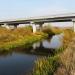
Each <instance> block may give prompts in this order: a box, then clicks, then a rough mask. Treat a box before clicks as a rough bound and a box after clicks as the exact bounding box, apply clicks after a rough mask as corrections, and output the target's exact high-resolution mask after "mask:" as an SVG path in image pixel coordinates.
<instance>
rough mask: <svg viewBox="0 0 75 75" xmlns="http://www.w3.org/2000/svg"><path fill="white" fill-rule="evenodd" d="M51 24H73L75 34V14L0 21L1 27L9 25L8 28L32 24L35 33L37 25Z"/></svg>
mask: <svg viewBox="0 0 75 75" xmlns="http://www.w3.org/2000/svg"><path fill="white" fill-rule="evenodd" d="M50 22H73V29H74V32H75V13H66V14H58V15H48V16H40V17H30V18H23V19H14V20H5V21H0V25H8V26H10V25H13V26H14V27H17V25H20V24H30V25H31V26H32V28H33V32H34V33H35V32H36V25H37V24H39V25H40V26H42V25H43V24H44V23H50Z"/></svg>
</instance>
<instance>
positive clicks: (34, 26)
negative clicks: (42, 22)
mask: <svg viewBox="0 0 75 75" xmlns="http://www.w3.org/2000/svg"><path fill="white" fill-rule="evenodd" d="M30 25H31V26H32V29H33V33H36V31H37V30H36V25H35V23H34V22H31V23H30Z"/></svg>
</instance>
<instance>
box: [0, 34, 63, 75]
mask: <svg viewBox="0 0 75 75" xmlns="http://www.w3.org/2000/svg"><path fill="white" fill-rule="evenodd" d="M62 38H63V34H60V35H55V36H53V37H52V38H50V39H46V40H42V41H41V42H37V43H34V44H33V45H32V47H30V48H29V49H27V50H26V49H24V50H23V51H22V50H21V51H14V52H9V53H6V54H1V55H0V75H26V74H27V73H29V72H30V71H32V68H33V66H34V61H35V60H36V59H37V58H38V57H40V55H46V54H48V53H51V50H53V49H55V48H59V47H61V46H62V44H63V43H62V41H61V40H62Z"/></svg>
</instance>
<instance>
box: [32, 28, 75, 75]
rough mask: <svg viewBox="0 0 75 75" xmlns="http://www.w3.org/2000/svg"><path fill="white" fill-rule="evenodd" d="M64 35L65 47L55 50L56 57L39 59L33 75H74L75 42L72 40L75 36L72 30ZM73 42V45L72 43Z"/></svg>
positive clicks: (65, 31)
mask: <svg viewBox="0 0 75 75" xmlns="http://www.w3.org/2000/svg"><path fill="white" fill-rule="evenodd" d="M63 33H64V38H63V46H62V47H61V48H59V49H57V50H55V55H53V56H49V57H46V58H44V57H43V58H40V59H38V60H37V61H36V62H35V66H34V69H33V75H60V74H61V75H74V73H75V67H74V66H75V64H74V62H75V51H74V50H75V46H74V44H75V42H74V40H72V38H73V37H75V36H74V35H75V34H74V33H73V31H72V30H70V29H66V30H64V31H63ZM72 41H73V43H70V42H72ZM73 46H74V47H73Z"/></svg>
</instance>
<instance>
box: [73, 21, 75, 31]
mask: <svg viewBox="0 0 75 75" xmlns="http://www.w3.org/2000/svg"><path fill="white" fill-rule="evenodd" d="M73 31H74V32H75V22H73Z"/></svg>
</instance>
